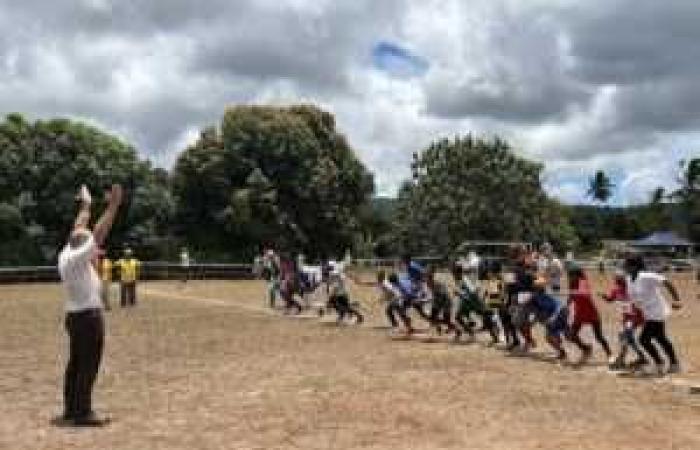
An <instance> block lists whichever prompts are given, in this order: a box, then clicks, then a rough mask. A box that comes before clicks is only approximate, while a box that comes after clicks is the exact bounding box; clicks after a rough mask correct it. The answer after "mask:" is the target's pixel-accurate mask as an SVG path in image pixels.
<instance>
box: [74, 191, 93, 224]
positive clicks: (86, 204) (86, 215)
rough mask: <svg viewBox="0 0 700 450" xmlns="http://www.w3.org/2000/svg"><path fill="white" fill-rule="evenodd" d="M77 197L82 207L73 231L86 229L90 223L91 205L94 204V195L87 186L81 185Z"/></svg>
mask: <svg viewBox="0 0 700 450" xmlns="http://www.w3.org/2000/svg"><path fill="white" fill-rule="evenodd" d="M77 199H78V200H79V201H80V209H79V210H78V215H77V216H76V218H75V222H74V223H73V231H77V230H86V229H87V228H88V226H89V225H90V207H91V206H92V197H91V196H90V191H89V190H88V188H87V186H85V185H82V186H80V190H79V191H78V196H77Z"/></svg>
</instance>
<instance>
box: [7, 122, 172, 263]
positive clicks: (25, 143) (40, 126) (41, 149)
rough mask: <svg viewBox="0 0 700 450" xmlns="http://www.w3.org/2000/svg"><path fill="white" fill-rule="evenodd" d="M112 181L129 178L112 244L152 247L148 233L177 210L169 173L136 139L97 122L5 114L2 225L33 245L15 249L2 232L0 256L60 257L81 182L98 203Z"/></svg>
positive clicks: (12, 258)
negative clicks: (160, 171)
mask: <svg viewBox="0 0 700 450" xmlns="http://www.w3.org/2000/svg"><path fill="white" fill-rule="evenodd" d="M113 182H118V183H122V184H124V185H125V187H126V188H127V191H128V198H127V202H126V204H125V208H124V211H125V212H126V213H125V214H123V215H122V216H120V218H119V221H118V223H117V224H116V226H115V229H114V231H113V234H112V238H111V240H110V243H111V245H112V246H113V247H121V246H122V245H124V243H127V242H128V243H130V244H132V245H136V246H143V247H144V251H145V250H148V248H149V247H148V244H149V243H148V242H147V241H148V239H152V237H154V236H157V235H158V234H159V232H160V231H162V230H163V229H164V228H165V226H166V225H167V220H168V217H169V216H170V213H171V212H172V211H171V208H172V206H173V202H172V199H171V196H170V194H169V191H168V186H167V178H166V179H165V180H163V179H162V177H160V178H159V177H158V176H157V175H156V171H154V170H152V169H151V167H150V165H149V164H148V163H146V162H142V161H140V160H139V159H138V157H137V155H136V151H135V150H134V148H133V147H131V146H129V145H127V144H125V143H123V142H122V141H121V140H119V139H118V138H116V137H114V136H111V135H109V134H106V133H104V132H102V131H100V130H98V129H96V128H94V127H91V126H88V125H85V124H82V123H79V122H75V121H71V120H67V119H52V120H48V121H37V122H33V123H30V122H28V121H27V120H26V119H24V118H23V117H22V116H21V115H19V114H11V115H8V116H7V117H6V118H5V120H4V121H3V122H0V204H3V205H5V206H4V213H3V214H0V221H2V222H4V223H3V224H1V225H0V228H3V229H4V230H5V231H4V232H8V230H12V232H13V233H15V235H16V236H17V237H18V239H19V241H20V242H23V243H24V246H23V247H22V248H24V249H27V251H22V252H19V253H16V252H13V250H12V249H11V248H8V247H7V246H8V245H11V244H10V243H9V242H8V241H6V240H3V241H2V242H3V243H2V244H0V245H2V246H3V247H2V248H0V263H5V264H9V263H12V264H18V263H22V262H26V263H51V262H53V261H55V257H56V253H57V251H58V250H59V248H60V247H61V246H62V244H63V242H64V241H65V238H66V235H67V233H68V232H69V230H70V227H71V224H72V223H73V219H74V214H75V193H76V192H77V189H78V187H79V186H80V184H82V183H85V184H87V185H88V187H90V188H91V190H92V191H93V193H94V195H95V198H96V201H97V205H96V207H97V208H99V207H101V206H102V205H101V201H102V199H101V198H100V197H101V195H100V192H101V191H102V190H103V189H104V188H105V187H107V186H108V185H109V184H111V183H113ZM20 223H21V227H19V226H18V225H19V224H20ZM8 226H9V228H8ZM20 228H21V230H20ZM151 251H152V252H155V251H156V250H155V249H153V250H151Z"/></svg>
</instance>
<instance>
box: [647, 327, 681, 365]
mask: <svg viewBox="0 0 700 450" xmlns="http://www.w3.org/2000/svg"><path fill="white" fill-rule="evenodd" d="M652 341H656V342H657V343H658V344H659V345H660V346H661V348H662V349H663V351H664V353H666V356H668V360H669V362H670V363H671V364H678V360H677V359H676V352H675V351H674V350H673V344H671V341H670V340H669V339H668V337H666V325H665V323H664V322H662V321H660V320H647V321H646V322H644V328H642V334H640V335H639V343H640V344H642V347H644V350H646V352H647V353H649V356H651V359H653V360H654V362H655V363H656V364H657V365H661V364H662V363H663V361H662V360H661V356H659V352H658V350H656V347H655V346H654V344H653V343H652Z"/></svg>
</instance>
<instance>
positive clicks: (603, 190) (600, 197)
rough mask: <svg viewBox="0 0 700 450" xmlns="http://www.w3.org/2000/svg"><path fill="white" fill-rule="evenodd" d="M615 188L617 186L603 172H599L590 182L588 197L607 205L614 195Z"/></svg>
mask: <svg viewBox="0 0 700 450" xmlns="http://www.w3.org/2000/svg"><path fill="white" fill-rule="evenodd" d="M614 187H615V184H614V183H613V182H612V181H610V177H608V175H607V174H606V173H605V172H603V171H602V170H598V171H597V172H596V173H595V175H593V176H592V177H591V178H589V180H588V192H587V194H586V195H587V196H588V197H591V198H592V199H593V200H596V201H598V202H600V203H607V202H608V200H610V197H612V195H613V188H614Z"/></svg>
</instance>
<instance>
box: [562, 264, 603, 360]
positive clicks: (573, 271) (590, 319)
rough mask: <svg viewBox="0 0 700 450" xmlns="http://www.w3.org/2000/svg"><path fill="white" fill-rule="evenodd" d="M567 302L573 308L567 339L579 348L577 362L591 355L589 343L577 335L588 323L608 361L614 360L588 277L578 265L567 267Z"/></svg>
mask: <svg viewBox="0 0 700 450" xmlns="http://www.w3.org/2000/svg"><path fill="white" fill-rule="evenodd" d="M568 277H569V302H568V305H569V307H570V308H571V309H573V320H572V322H571V327H570V329H569V336H568V338H569V340H570V341H571V342H573V343H574V344H576V346H577V347H578V348H579V349H580V350H581V360H580V362H579V364H584V363H585V362H586V361H588V359H589V358H590V356H591V353H592V352H593V349H592V347H591V345H590V344H587V343H584V342H583V341H582V340H581V337H580V336H579V333H580V332H581V328H582V327H583V326H584V325H589V326H590V327H591V328H592V329H593V335H594V337H595V339H596V341H597V342H598V343H599V344H600V346H601V347H603V350H604V351H605V354H606V356H607V359H608V363H612V362H614V361H613V359H612V352H611V351H610V345H608V341H607V340H606V339H605V336H604V335H603V326H602V324H601V321H600V314H598V309H597V308H596V306H595V303H593V296H592V295H591V289H590V285H589V283H588V278H587V277H586V274H585V273H584V272H583V269H581V267H579V266H571V267H570V268H569V273H568Z"/></svg>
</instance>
